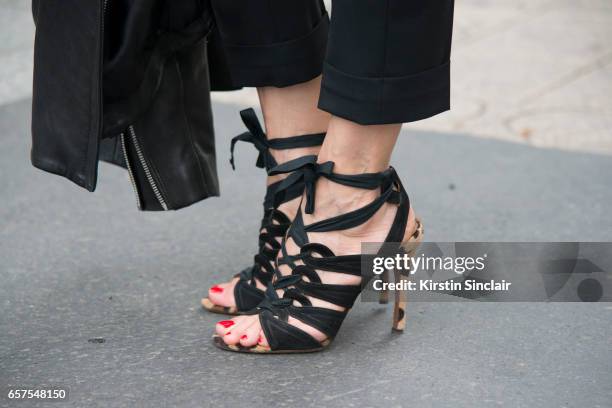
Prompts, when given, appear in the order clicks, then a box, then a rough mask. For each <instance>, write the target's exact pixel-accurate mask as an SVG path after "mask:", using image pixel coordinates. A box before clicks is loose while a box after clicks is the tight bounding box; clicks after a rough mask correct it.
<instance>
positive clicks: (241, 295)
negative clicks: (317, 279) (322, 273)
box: [201, 109, 325, 314]
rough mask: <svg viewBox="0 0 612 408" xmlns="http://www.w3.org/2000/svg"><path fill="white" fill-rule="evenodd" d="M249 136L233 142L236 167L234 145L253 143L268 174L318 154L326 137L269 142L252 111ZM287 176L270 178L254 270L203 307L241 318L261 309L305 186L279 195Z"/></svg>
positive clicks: (213, 292) (247, 114) (219, 289)
mask: <svg viewBox="0 0 612 408" xmlns="http://www.w3.org/2000/svg"><path fill="white" fill-rule="evenodd" d="M240 114H241V116H242V120H243V122H244V123H245V125H246V127H247V128H248V129H249V132H245V133H243V134H241V135H239V136H236V137H235V138H234V139H233V140H232V160H231V162H232V165H233V164H234V161H233V149H234V145H235V143H236V142H238V141H246V142H249V143H252V144H253V145H254V146H255V147H256V148H257V149H258V151H259V158H258V161H257V165H258V166H259V167H264V168H265V169H266V170H267V171H270V170H271V169H272V168H275V167H276V166H277V165H278V164H279V163H280V164H282V163H286V162H290V161H292V160H295V159H297V158H300V157H303V156H312V155H315V154H317V153H318V151H319V146H320V145H321V143H322V142H323V139H324V137H325V134H324V133H318V134H299V135H298V136H291V137H285V138H277V139H268V138H267V136H266V134H265V133H264V132H263V129H262V127H261V125H260V124H259V121H258V119H257V116H256V115H255V112H254V111H253V110H252V109H246V110H244V111H242V112H240ZM286 177H287V174H277V175H273V176H268V180H267V184H268V187H267V193H266V199H265V200H264V218H263V220H262V223H261V229H260V235H259V251H258V253H257V254H256V255H255V257H254V263H253V265H252V266H250V267H248V268H246V269H244V270H243V271H242V272H240V273H239V274H237V275H235V276H234V277H233V278H232V279H231V280H230V281H228V282H224V283H219V284H216V285H213V286H212V287H210V288H209V290H208V297H206V298H203V299H202V301H201V303H202V306H203V307H204V308H205V309H207V310H209V311H211V312H216V313H224V314H241V313H244V312H246V311H248V310H251V309H252V308H254V307H255V306H257V305H258V304H259V303H260V302H261V300H263V298H264V290H265V288H266V286H267V284H268V283H269V282H270V281H271V279H272V276H273V273H274V259H275V258H276V255H277V253H278V249H279V248H280V242H281V239H282V237H283V236H284V234H285V232H286V231H287V228H289V225H290V224H291V221H292V220H293V218H294V217H295V214H296V212H297V209H298V206H299V197H300V196H301V194H302V191H303V184H302V185H299V184H296V185H294V186H292V188H291V189H289V190H285V191H284V192H282V194H278V192H277V190H278V188H279V186H280V184H281V183H282V181H283V179H284V178H286Z"/></svg>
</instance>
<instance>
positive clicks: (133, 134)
mask: <svg viewBox="0 0 612 408" xmlns="http://www.w3.org/2000/svg"><path fill="white" fill-rule="evenodd" d="M128 132H129V136H130V140H131V142H132V145H133V146H134V150H135V151H136V157H138V161H139V162H140V165H141V166H142V170H143V171H144V173H145V176H146V178H147V181H148V182H149V186H151V190H153V194H154V195H155V198H157V201H158V202H159V205H161V206H162V208H163V209H164V210H166V211H167V210H168V205H167V204H166V200H164V197H163V195H162V193H161V191H160V190H159V188H158V187H157V184H156V183H155V180H154V179H153V174H151V169H149V165H148V164H147V161H146V160H145V157H144V154H143V153H142V149H141V148H140V143H139V142H138V138H137V137H136V131H135V130H134V126H132V125H130V126H129V127H128ZM124 152H125V149H124Z"/></svg>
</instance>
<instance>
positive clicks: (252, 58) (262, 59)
mask: <svg viewBox="0 0 612 408" xmlns="http://www.w3.org/2000/svg"><path fill="white" fill-rule="evenodd" d="M328 32H329V17H328V15H327V14H325V15H323V16H322V18H321V21H320V22H319V23H318V24H317V25H316V27H314V28H313V29H312V31H310V32H309V33H308V34H306V35H305V36H303V37H301V38H297V39H294V40H291V41H285V42H282V43H275V44H264V45H228V44H225V45H224V48H225V52H226V55H227V58H228V62H229V64H230V65H231V72H232V83H233V85H235V86H237V87H259V86H275V87H285V86H290V85H295V84H298V83H302V82H306V81H309V80H311V79H313V78H316V77H317V76H319V75H321V71H322V67H323V60H324V59H325V51H326V47H327V35H328Z"/></svg>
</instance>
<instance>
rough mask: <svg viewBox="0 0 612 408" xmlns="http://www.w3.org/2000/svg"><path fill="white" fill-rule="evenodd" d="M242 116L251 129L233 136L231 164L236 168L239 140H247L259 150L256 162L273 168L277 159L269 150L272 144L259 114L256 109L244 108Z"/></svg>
mask: <svg viewBox="0 0 612 408" xmlns="http://www.w3.org/2000/svg"><path fill="white" fill-rule="evenodd" d="M240 117H241V118H242V122H243V123H244V125H245V126H246V128H247V129H249V131H248V132H244V133H241V134H239V135H238V136H235V137H234V138H232V142H231V145H230V154H231V157H230V164H231V165H232V169H233V170H236V166H235V164H234V147H235V145H236V143H237V142H239V141H240V142H247V143H251V144H253V146H255V148H256V149H257V150H258V151H259V156H258V157H257V163H256V164H255V165H256V166H257V167H259V168H266V169H269V168H272V167H274V166H275V165H276V161H275V160H274V158H273V157H272V155H271V154H270V151H269V150H268V149H269V148H270V144H269V143H268V140H267V139H266V134H265V132H264V131H263V129H262V127H261V124H260V123H259V120H258V119H257V115H256V114H255V111H254V110H253V109H251V108H249V109H244V110H242V111H240Z"/></svg>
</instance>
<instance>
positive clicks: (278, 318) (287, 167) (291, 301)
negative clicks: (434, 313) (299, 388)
mask: <svg viewBox="0 0 612 408" xmlns="http://www.w3.org/2000/svg"><path fill="white" fill-rule="evenodd" d="M291 171H293V173H292V174H290V175H289V176H288V177H287V178H286V179H285V180H283V182H282V183H281V185H280V186H279V189H281V190H282V189H283V188H291V186H292V185H294V184H295V183H303V184H304V185H305V191H306V202H305V206H304V209H305V212H306V213H310V214H311V213H312V212H313V211H314V198H315V197H314V194H315V190H314V186H315V182H316V179H317V178H318V177H325V178H327V179H329V180H331V181H333V182H336V183H340V184H343V185H346V186H351V187H357V188H364V189H370V190H374V189H377V188H380V192H381V195H380V196H379V197H378V198H376V199H375V200H374V201H372V202H371V203H370V204H368V205H366V206H364V207H362V208H360V209H357V210H355V211H351V212H349V213H346V214H342V215H339V216H336V217H332V218H329V219H326V220H323V221H319V222H316V223H313V224H310V225H304V222H303V217H302V212H301V208H302V205H300V210H299V211H298V213H297V215H296V218H295V220H294V221H293V223H292V224H291V227H290V228H289V230H288V232H287V235H286V237H285V238H284V239H283V241H282V244H281V254H280V256H279V257H278V258H277V260H276V269H275V277H274V280H273V282H271V283H269V284H268V288H267V290H266V298H265V300H264V301H263V302H262V303H261V304H259V305H258V307H257V308H256V309H255V310H253V311H251V312H249V313H248V314H250V315H254V314H257V315H259V322H260V324H261V328H262V330H263V332H264V334H265V336H266V339H267V341H268V344H269V347H264V346H262V345H261V344H258V345H256V346H253V347H244V346H242V345H240V344H236V345H228V344H225V342H224V341H223V338H222V337H220V336H218V335H216V334H215V335H214V336H213V342H214V344H215V345H216V346H217V347H219V348H221V349H224V350H229V351H237V352H244V353H259V354H265V353H307V352H314V351H320V350H322V349H324V348H326V347H327V346H328V345H329V344H330V343H331V341H332V340H333V339H334V337H335V335H336V333H337V332H338V330H339V329H340V325H341V324H342V322H343V321H344V318H345V317H346V315H347V313H348V311H349V310H350V308H351V307H352V306H353V304H354V302H355V299H356V298H357V296H358V295H359V293H360V292H361V288H362V285H337V284H336V285H332V284H324V283H322V282H321V278H320V277H319V274H318V273H317V270H322V271H331V272H336V273H344V274H349V275H355V276H359V277H361V276H362V275H361V256H362V255H361V254H358V255H343V256H336V255H335V254H334V253H333V251H332V250H330V249H329V248H328V247H326V246H325V245H322V244H317V243H311V242H309V239H308V233H309V232H328V231H339V230H345V229H349V228H353V227H356V226H358V225H361V224H363V223H364V222H366V221H367V220H368V219H370V218H371V217H372V216H373V215H374V214H375V213H376V212H377V211H378V210H379V209H380V208H381V207H382V206H383V205H384V204H385V203H392V204H395V205H397V212H396V215H395V218H394V221H393V224H392V225H391V228H390V230H389V232H388V234H387V237H386V239H385V243H398V245H399V246H400V247H402V249H403V250H404V251H405V252H406V253H407V254H408V255H409V256H413V255H414V253H415V252H416V250H417V247H418V244H419V243H420V242H421V240H422V238H423V227H422V225H421V222H420V221H419V220H418V219H417V227H416V230H415V232H414V233H413V234H412V236H411V237H410V238H409V239H408V240H405V241H404V234H405V229H406V226H407V223H408V212H409V209H410V202H409V199H408V195H407V193H406V191H405V190H404V187H403V186H402V184H401V182H400V180H399V178H398V176H397V173H396V172H395V170H394V169H393V168H389V169H387V170H386V171H383V172H381V173H369V174H359V175H343V174H336V173H333V162H326V163H322V164H319V163H317V162H316V157H315V156H307V157H303V158H300V159H299V160H296V161H293V162H288V163H286V164H281V165H280V166H277V167H276V168H274V169H272V170H271V171H270V174H277V173H281V172H291ZM302 204H304V203H302ZM288 238H291V239H293V241H294V242H295V244H296V245H298V246H299V247H300V252H299V254H295V255H290V254H288V253H287V248H286V242H287V239H288ZM398 249H399V248H398ZM300 260H301V261H302V263H303V264H301V265H297V264H296V262H297V261H300ZM281 265H288V266H289V267H290V268H291V271H292V272H291V274H290V275H282V274H281V273H280V270H279V266H281ZM304 278H306V279H304ZM401 279H402V276H400V274H399V273H397V272H396V273H395V280H396V281H397V282H399V281H400V280H401ZM363 283H364V282H363V281H362V284H363ZM279 289H281V290H283V296H282V297H279V296H278V295H277V290H279ZM307 296H309V297H313V298H317V299H321V300H324V301H326V302H330V303H332V304H334V305H337V306H340V307H343V308H345V310H344V311H342V312H341V311H336V310H332V309H328V308H324V307H315V306H312V303H311V302H310V300H309V299H308V298H307ZM383 301H384V296H382V295H381V303H384V302H383ZM405 304H406V299H405V292H404V291H396V292H395V306H394V313H393V329H394V330H396V331H402V330H403V329H404V326H405ZM289 317H293V318H294V319H297V320H299V321H301V322H302V323H305V324H307V325H309V326H312V327H313V328H315V329H317V330H319V331H320V332H322V333H324V334H325V335H326V336H327V339H326V340H324V341H323V342H319V341H317V340H316V339H315V338H314V337H312V336H311V335H309V334H308V333H306V332H304V331H302V330H300V329H299V328H297V327H295V326H293V325H291V324H290V323H289V322H288V320H289Z"/></svg>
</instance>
